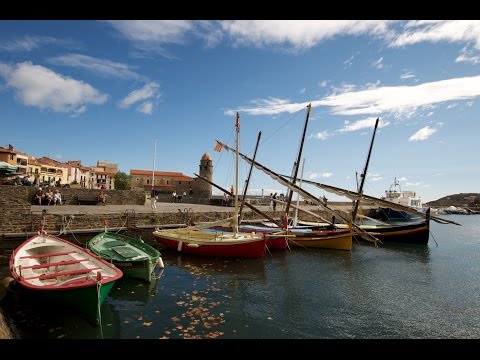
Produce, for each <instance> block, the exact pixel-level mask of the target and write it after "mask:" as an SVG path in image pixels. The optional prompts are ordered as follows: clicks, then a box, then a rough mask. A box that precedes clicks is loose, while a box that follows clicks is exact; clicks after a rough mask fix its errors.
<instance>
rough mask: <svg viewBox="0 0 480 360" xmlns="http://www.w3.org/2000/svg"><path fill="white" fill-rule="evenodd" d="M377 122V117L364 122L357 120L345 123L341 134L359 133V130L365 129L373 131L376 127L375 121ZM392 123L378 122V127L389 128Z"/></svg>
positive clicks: (380, 120)
mask: <svg viewBox="0 0 480 360" xmlns="http://www.w3.org/2000/svg"><path fill="white" fill-rule="evenodd" d="M376 120H377V118H376V117H369V118H366V119H362V120H357V121H354V122H349V121H346V122H345V126H344V127H343V128H342V129H340V130H339V131H340V132H350V131H358V130H363V129H373V128H374V126H375V121H376ZM389 124H390V122H388V121H384V120H382V119H379V120H378V127H379V128H382V127H385V126H388V125H389Z"/></svg>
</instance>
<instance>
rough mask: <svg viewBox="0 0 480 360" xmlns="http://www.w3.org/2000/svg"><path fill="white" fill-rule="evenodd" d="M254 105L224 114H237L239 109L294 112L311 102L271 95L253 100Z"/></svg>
mask: <svg viewBox="0 0 480 360" xmlns="http://www.w3.org/2000/svg"><path fill="white" fill-rule="evenodd" d="M251 102H252V104H254V107H250V108H241V109H238V110H226V111H224V114H225V115H227V116H235V114H236V112H237V111H240V112H244V113H247V114H250V115H277V114H281V113H284V112H288V113H294V112H297V111H300V110H302V109H304V108H305V107H306V106H307V105H308V104H309V102H304V103H297V104H290V103H289V101H288V100H287V99H278V98H274V97H270V98H268V99H258V100H252V101H251Z"/></svg>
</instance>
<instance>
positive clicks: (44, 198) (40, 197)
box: [35, 187, 62, 205]
mask: <svg viewBox="0 0 480 360" xmlns="http://www.w3.org/2000/svg"><path fill="white" fill-rule="evenodd" d="M35 201H36V202H38V205H42V203H43V202H46V203H47V205H50V204H51V203H52V202H53V205H57V204H58V205H62V195H61V194H60V191H58V189H57V190H55V192H53V191H52V189H51V188H49V189H47V191H43V189H42V188H41V187H39V188H38V190H37V193H36V194H35Z"/></svg>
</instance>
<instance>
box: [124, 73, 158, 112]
mask: <svg viewBox="0 0 480 360" xmlns="http://www.w3.org/2000/svg"><path fill="white" fill-rule="evenodd" d="M158 89H159V85H158V84H157V83H156V82H154V81H152V82H150V83H148V84H145V86H144V87H143V88H141V89H137V90H133V91H132V92H130V93H129V94H128V95H127V96H126V97H125V98H123V99H122V100H121V101H120V103H119V106H120V107H121V108H128V107H129V106H131V105H133V104H135V103H136V102H139V101H143V100H148V99H152V98H153V99H158V98H159V97H160V93H159V91H158ZM152 110H153V103H152V102H150V101H148V102H144V103H143V104H141V105H140V106H139V107H137V111H140V112H143V113H145V114H151V113H152Z"/></svg>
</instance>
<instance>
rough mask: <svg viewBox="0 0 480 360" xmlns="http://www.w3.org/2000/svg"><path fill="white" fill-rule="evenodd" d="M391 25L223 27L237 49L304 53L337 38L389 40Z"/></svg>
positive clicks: (244, 23) (260, 23)
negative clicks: (276, 47)
mask: <svg viewBox="0 0 480 360" xmlns="http://www.w3.org/2000/svg"><path fill="white" fill-rule="evenodd" d="M387 24H388V21H376V20H372V21H370V20H368V21H365V20H232V21H223V22H222V23H221V26H222V28H223V30H224V31H225V33H226V34H228V35H229V36H230V37H231V38H232V39H233V41H234V44H235V45H254V46H257V47H263V46H269V45H287V46H290V47H292V48H293V49H295V50H302V49H308V48H311V47H313V46H315V45H317V44H319V43H321V42H322V41H325V40H328V39H333V38H334V37H336V36H346V35H351V36H360V35H367V34H368V35H373V36H385V34H386V33H388V28H387Z"/></svg>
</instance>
